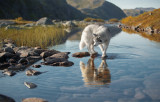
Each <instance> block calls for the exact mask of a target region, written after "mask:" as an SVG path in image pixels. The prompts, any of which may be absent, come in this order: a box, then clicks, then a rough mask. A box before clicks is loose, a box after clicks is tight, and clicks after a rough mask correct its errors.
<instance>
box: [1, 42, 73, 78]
mask: <svg viewBox="0 0 160 102" xmlns="http://www.w3.org/2000/svg"><path fill="white" fill-rule="evenodd" d="M69 54H70V53H69V52H60V51H56V50H49V49H41V48H40V47H35V48H32V47H25V46H21V47H17V46H16V45H15V44H14V42H13V41H12V40H7V39H5V40H4V41H3V43H2V48H0V70H4V71H3V74H7V75H9V76H13V75H15V73H16V71H17V70H25V68H27V67H28V66H31V65H32V64H33V63H35V62H37V61H39V60H42V59H43V61H44V62H42V64H43V65H52V66H72V65H73V64H74V63H73V62H71V61H68V58H69V57H68V55H69ZM38 66H40V65H33V67H38ZM8 73H10V74H8Z"/></svg>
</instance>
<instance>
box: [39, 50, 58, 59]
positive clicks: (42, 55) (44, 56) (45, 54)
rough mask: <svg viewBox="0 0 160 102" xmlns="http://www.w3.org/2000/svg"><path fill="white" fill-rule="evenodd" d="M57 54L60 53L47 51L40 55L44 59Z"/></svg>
mask: <svg viewBox="0 0 160 102" xmlns="http://www.w3.org/2000/svg"><path fill="white" fill-rule="evenodd" d="M57 53H59V51H56V50H47V51H45V52H42V53H41V54H40V56H41V57H42V58H46V57H49V56H52V55H53V54H57Z"/></svg>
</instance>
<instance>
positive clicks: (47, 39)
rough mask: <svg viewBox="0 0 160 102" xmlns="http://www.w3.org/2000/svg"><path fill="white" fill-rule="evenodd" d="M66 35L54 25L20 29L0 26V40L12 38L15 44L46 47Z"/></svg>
mask: <svg viewBox="0 0 160 102" xmlns="http://www.w3.org/2000/svg"><path fill="white" fill-rule="evenodd" d="M65 36H66V33H65V31H64V30H63V28H58V27H54V26H48V27H42V26H38V27H33V28H30V29H29V28H24V29H20V30H16V29H8V30H5V28H0V40H3V39H12V40H13V41H15V43H16V44H17V46H29V47H35V46H41V47H42V48H46V47H47V46H51V45H55V44H58V43H60V42H62V40H63V38H64V37H65Z"/></svg>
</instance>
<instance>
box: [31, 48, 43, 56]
mask: <svg viewBox="0 0 160 102" xmlns="http://www.w3.org/2000/svg"><path fill="white" fill-rule="evenodd" d="M44 51H46V50H43V49H35V50H34V51H33V52H35V53H37V54H39V55H40V54H41V53H42V52H44Z"/></svg>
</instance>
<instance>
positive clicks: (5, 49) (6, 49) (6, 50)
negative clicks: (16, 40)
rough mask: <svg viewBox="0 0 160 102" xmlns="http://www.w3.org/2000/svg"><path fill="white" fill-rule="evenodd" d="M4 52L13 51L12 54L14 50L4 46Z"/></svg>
mask: <svg viewBox="0 0 160 102" xmlns="http://www.w3.org/2000/svg"><path fill="white" fill-rule="evenodd" d="M4 52H9V53H13V54H14V53H15V52H14V50H13V49H12V48H10V47H5V48H4Z"/></svg>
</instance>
